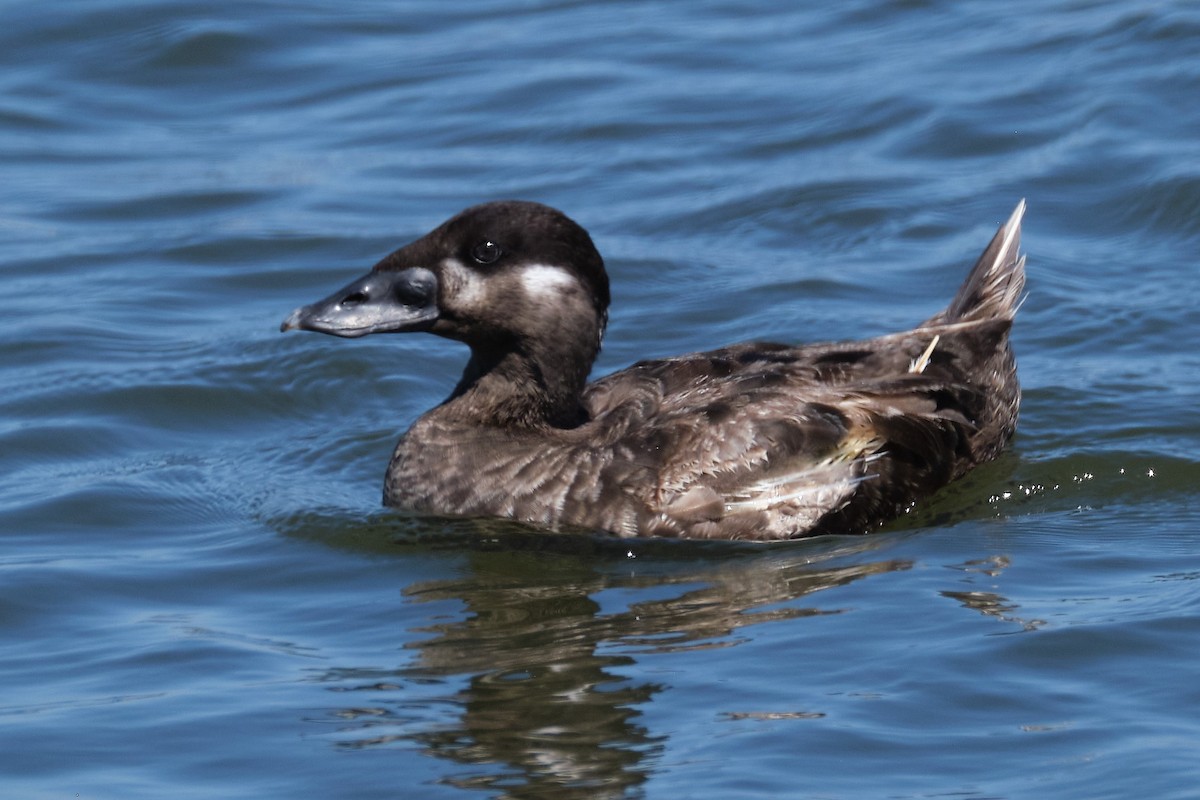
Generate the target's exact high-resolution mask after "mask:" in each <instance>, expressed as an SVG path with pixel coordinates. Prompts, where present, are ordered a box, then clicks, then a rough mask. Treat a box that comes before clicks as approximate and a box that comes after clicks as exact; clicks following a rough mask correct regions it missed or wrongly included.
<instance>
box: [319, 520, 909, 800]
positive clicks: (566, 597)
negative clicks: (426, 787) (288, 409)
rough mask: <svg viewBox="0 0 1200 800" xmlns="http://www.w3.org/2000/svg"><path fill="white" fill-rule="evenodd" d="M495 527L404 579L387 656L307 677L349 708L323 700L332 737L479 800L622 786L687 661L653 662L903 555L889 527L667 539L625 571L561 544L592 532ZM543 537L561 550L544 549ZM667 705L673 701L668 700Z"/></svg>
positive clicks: (577, 798) (645, 765)
mask: <svg viewBox="0 0 1200 800" xmlns="http://www.w3.org/2000/svg"><path fill="white" fill-rule="evenodd" d="M481 524H483V525H485V526H487V527H493V526H494V523H490V522H488V523H481ZM451 527H457V525H452V526H451ZM463 527H466V528H473V527H474V525H473V524H470V523H468V524H465V525H464V526H463ZM495 527H497V528H498V527H500V526H495ZM451 535H452V537H453V536H455V535H456V534H451ZM498 535H500V536H501V537H502V538H505V543H504V545H503V546H501V547H499V548H498V549H496V550H491V549H482V550H479V551H471V550H469V549H468V550H467V553H466V558H465V560H464V561H463V562H461V563H460V564H459V567H460V569H458V570H456V574H454V575H453V576H452V577H446V578H440V579H434V580H427V581H421V582H418V583H415V584H413V585H411V586H409V587H407V588H406V589H405V591H404V594H405V596H406V598H407V600H408V601H409V602H422V603H428V604H430V610H429V611H428V612H426V613H425V614H422V615H418V616H419V617H420V618H421V622H420V626H419V627H417V628H412V629H410V630H409V631H407V632H404V633H400V632H399V631H396V632H394V633H393V634H391V635H392V636H393V637H394V638H395V639H402V640H404V641H405V644H404V648H403V653H404V656H403V660H404V663H403V664H402V665H401V666H399V667H396V668H393V669H386V668H385V669H382V670H381V669H380V668H379V666H378V663H377V662H372V666H368V667H361V668H353V667H350V668H348V667H347V666H345V665H344V664H342V665H339V666H338V667H337V668H335V669H332V670H330V671H329V672H328V673H327V674H325V675H324V676H323V677H322V679H321V685H322V686H325V687H328V688H333V689H334V690H335V691H337V692H339V694H338V698H339V699H340V700H341V701H343V702H344V703H345V704H346V705H344V706H339V707H337V708H335V709H333V710H332V715H333V716H334V718H336V719H337V720H338V721H339V730H338V732H337V736H336V739H337V742H338V744H339V746H342V747H352V748H376V747H394V746H397V744H401V745H402V746H403V745H405V744H415V745H416V746H417V747H419V748H420V750H421V751H422V752H424V753H426V754H428V755H431V756H435V757H438V758H441V759H445V760H447V761H448V762H450V763H451V764H453V765H458V766H452V767H451V768H450V769H449V770H448V771H447V772H446V775H445V777H444V778H442V779H441V780H442V782H445V783H448V784H451V785H454V786H459V787H464V788H476V789H484V790H487V791H488V792H489V796H492V795H494V796H497V797H505V798H540V797H547V798H549V797H553V798H555V799H556V800H560V799H561V800H584V798H586V799H587V800H607V799H608V798H626V797H630V796H631V793H632V795H634V796H636V795H637V792H636V791H633V790H635V789H636V788H637V787H639V786H641V785H643V784H644V783H645V781H646V780H647V779H648V778H649V777H650V776H651V775H652V774H653V773H654V772H655V771H656V770H657V765H658V764H659V762H660V761H661V759H662V757H663V754H664V753H665V752H667V750H668V749H669V747H670V743H669V740H668V739H667V737H666V735H665V734H664V733H663V731H662V727H663V723H662V720H659V721H658V723H657V724H655V723H652V722H650V721H648V720H647V718H646V717H645V716H644V712H645V711H646V709H648V708H650V707H651V705H652V704H655V703H656V699H657V698H658V697H659V695H660V693H662V692H664V691H666V692H667V693H668V694H676V692H673V691H672V688H673V687H672V684H677V683H678V682H677V681H676V676H674V675H672V673H673V672H674V670H675V669H684V670H686V666H685V665H686V664H688V663H691V664H692V666H693V667H696V666H697V664H696V663H694V662H690V661H669V662H668V663H669V664H671V665H672V667H671V668H667V669H665V670H664V663H663V662H662V661H656V660H653V659H651V658H650V657H651V656H652V655H662V654H665V653H674V654H676V655H677V657H682V656H681V655H680V654H682V653H684V652H685V651H689V650H694V651H696V652H695V653H694V655H695V656H696V657H697V658H701V659H706V657H705V656H704V655H703V654H702V651H708V650H710V649H711V648H714V647H720V648H725V647H732V646H737V645H739V644H740V643H743V642H746V641H749V640H753V639H756V638H758V636H759V634H752V633H749V630H750V629H752V628H757V627H758V626H761V625H763V624H764V623H769V622H778V621H780V620H787V619H799V618H805V617H812V616H815V615H821V614H832V613H842V612H843V611H847V610H848V609H845V608H841V607H839V600H838V599H837V598H836V597H834V596H832V595H833V594H834V593H829V594H828V595H823V596H825V597H827V599H823V600H816V599H812V600H810V599H808V597H809V596H810V595H815V594H819V593H824V592H825V591H826V590H830V589H835V588H840V587H845V586H847V585H848V584H851V583H855V582H857V581H859V580H860V579H863V578H868V577H871V576H873V575H882V574H886V573H890V572H894V571H900V570H906V569H909V568H910V566H911V562H910V561H908V560H906V559H900V558H883V557H882V556H881V555H880V551H881V550H882V549H883V548H887V547H889V546H890V545H891V544H892V541H893V540H890V539H888V538H886V537H869V538H853V539H851V538H838V539H829V540H826V541H822V542H811V543H800V544H797V545H795V546H793V547H790V548H772V549H768V550H762V549H754V550H751V551H745V550H730V549H727V548H721V549H718V550H717V551H713V553H714V554H715V558H711V559H710V558H706V559H701V560H699V561H694V560H686V561H678V560H675V559H673V558H671V557H670V555H677V553H675V552H673V550H674V549H673V548H672V549H664V550H661V551H660V552H661V553H664V554H670V555H668V557H667V558H658V557H654V556H646V557H642V558H639V560H638V561H637V566H638V569H637V570H636V571H630V570H628V569H626V568H625V567H624V566H622V565H621V562H620V561H618V562H616V563H615V564H614V563H612V562H609V561H607V560H606V559H605V558H603V557H601V558H597V557H596V553H595V552H594V551H593V550H591V549H590V548H589V549H587V552H586V553H582V554H581V553H579V552H578V551H577V550H573V549H571V545H572V544H573V543H575V542H578V543H580V544H586V543H588V542H590V541H594V540H589V539H585V538H573V537H549V540H547V537H545V536H535V535H531V534H528V533H526V534H523V535H522V534H516V535H515V541H512V540H509V538H508V537H509V536H510V535H511V534H508V533H499V534H498ZM464 538H465V535H464ZM475 541H476V542H478V541H479V539H478V537H475ZM547 541H550V542H551V543H552V544H561V545H562V547H563V548H564V549H563V550H561V551H559V550H556V549H553V548H551V549H546V548H545V544H546V542H547ZM522 542H523V543H525V544H527V545H529V548H528V549H522V548H521V547H520V546H519V545H520V544H521V543H522ZM339 544H342V545H344V544H345V541H344V539H343V540H341V541H340V542H339ZM514 545H515V546H514ZM393 546H394V545H393ZM402 546H403V545H402ZM601 546H602V547H603V543H601ZM424 549H425V546H424V545H417V546H416V552H417V553H420V552H423V551H424ZM459 552H461V550H459ZM614 552H615V548H614ZM689 552H690V551H689ZM381 633H382V635H383V636H384V639H383V641H384V642H385V643H386V642H387V641H388V636H389V634H387V633H386V632H381ZM414 634H415V635H416V641H414V640H413V635H414ZM762 635H767V636H768V637H769V636H770V634H762ZM768 640H769V639H768ZM743 658H749V659H754V658H755V656H753V655H752V654H746V655H745V656H743ZM704 663H707V661H705V662H704ZM705 669H706V668H701V669H699V670H693V671H695V672H697V674H698V675H703V674H704V673H705ZM343 692H352V693H351V694H342V693H343ZM685 694H686V691H685ZM718 697H719V698H720V700H721V702H722V703H725V702H733V703H735V705H733V706H732V707H730V706H724V705H720V706H716V707H713V708H712V709H711V712H712V714H713V716H714V717H716V718H728V719H736V718H737V716H736V715H737V714H739V713H741V712H743V711H746V710H747V709H744V708H743V707H741V706H739V705H736V703H737V702H738V698H739V697H740V696H739V695H738V693H734V696H726V695H720V694H719V693H718V695H717V696H714V697H713V701H716V700H717V698H718ZM826 699H828V698H826ZM667 703H668V708H672V709H678V708H680V706H679V703H680V698H678V697H676V698H675V699H673V700H671V699H668V700H667ZM759 710H760V709H758V708H752V709H749V711H751V712H756V711H759ZM815 710H816V711H818V712H822V711H824V710H825V706H821V707H818V708H817V709H815ZM651 719H653V718H651ZM666 727H668V728H669V725H667V726H666ZM656 728H657V730H656Z"/></svg>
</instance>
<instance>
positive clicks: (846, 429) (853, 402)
mask: <svg viewBox="0 0 1200 800" xmlns="http://www.w3.org/2000/svg"><path fill="white" fill-rule="evenodd" d="M1024 213H1025V203H1024V201H1022V202H1021V203H1019V204H1018V205H1017V207H1016V210H1014V211H1013V213H1012V216H1011V217H1010V218H1009V219H1008V221H1007V222H1006V223H1004V224H1003V225H1002V226H1001V227H1000V229H999V230H998V231H997V233H996V235H995V237H994V238H993V239H992V241H991V243H990V244H989V245H988V246H987V248H986V249H985V250H984V252H983V255H982V256H981V257H980V258H979V260H978V261H977V262H976V264H975V266H974V268H973V269H972V270H971V272H970V274H969V275H968V277H967V279H966V282H965V283H964V284H963V285H962V288H961V289H960V290H959V292H958V294H957V295H956V296H955V298H954V300H953V301H952V302H951V303H950V305H949V306H948V307H946V309H945V310H943V311H941V312H939V313H938V314H935V315H934V316H932V317H930V318H929V319H927V320H926V321H925V322H923V323H921V324H920V325H919V326H917V327H916V328H914V329H913V330H909V331H905V332H903V333H895V334H891V335H888V336H880V337H878V338H874V339H866V340H862V341H852V342H836V343H823V344H807V345H787V344H774V343H767V342H750V343H745V344H737V345H733V346H731V347H726V348H723V349H720V350H713V351H709V352H706V353H694V354H691V355H684V356H678V357H676V358H665V359H656V360H651V361H642V362H639V363H637V364H634V365H633V366H631V367H629V368H628V369H625V370H622V371H620V372H616V373H613V374H611V375H608V376H607V377H604V378H601V379H600V380H598V381H595V382H594V383H590V384H589V383H587V376H588V373H589V372H590V370H591V367H592V362H593V361H594V359H595V357H596V354H597V352H598V351H599V349H600V340H601V337H602V336H603V334H604V328H605V323H606V321H607V318H608V304H609V287H608V276H607V274H606V273H605V270H604V262H603V260H602V259H601V258H600V254H599V253H598V252H597V251H596V248H595V246H594V245H593V244H592V240H591V238H590V237H589V236H588V234H587V232H586V231H585V230H584V229H583V228H582V227H580V226H579V225H577V224H576V223H575V222H573V221H572V220H571V219H569V218H568V217H567V216H566V215H565V214H563V213H562V212H560V211H557V210H555V209H553V208H549V207H548V206H544V205H541V204H538V203H532V202H525V201H503V202H493V203H485V204H483V205H478V206H475V207H473V208H468V209H467V210H465V211H463V212H461V213H460V214H458V215H457V216H455V217H453V218H452V219H450V220H448V221H447V222H445V223H443V224H442V225H441V226H439V227H438V228H436V229H435V230H433V231H432V232H430V233H429V234H427V235H425V236H424V237H422V238H420V239H418V240H417V241H415V242H413V243H411V244H409V245H407V246H405V247H402V248H401V249H399V250H397V251H395V252H394V253H392V254H391V255H389V256H387V257H386V258H384V259H383V260H382V261H380V262H379V263H378V264H376V265H375V266H374V268H372V270H371V271H370V272H369V273H368V274H367V275H366V276H364V277H362V278H360V279H359V280H356V281H354V282H353V283H351V284H349V285H348V286H346V287H345V288H343V289H341V290H340V291H338V292H336V293H334V294H333V295H331V296H330V297H328V298H326V299H324V300H322V301H320V302H318V303H314V304H312V305H308V306H304V307H303V308H299V309H297V310H296V311H294V312H293V313H292V314H291V316H289V317H288V318H287V320H285V321H284V323H283V325H282V326H281V330H284V331H287V330H293V329H301V330H310V331H318V332H321V333H329V334H333V335H335V336H344V337H358V336H365V335H367V334H370V333H399V332H406V331H427V332H429V333H434V334H437V335H439V336H444V337H446V338H448V339H454V340H457V341H460V342H463V343H464V344H466V345H467V346H468V347H469V348H470V351H471V355H470V360H469V361H468V363H467V367H466V370H465V372H464V373H463V376H462V379H461V380H460V381H459V383H458V385H457V386H456V387H455V389H454V391H453V392H452V393H451V395H450V397H449V398H448V399H447V400H446V401H445V402H443V403H442V404H441V405H439V406H437V407H436V408H434V409H432V410H431V411H428V412H427V413H425V414H424V415H423V416H421V417H420V418H419V419H418V420H417V421H416V422H415V423H414V424H413V426H412V427H411V428H410V429H409V430H408V432H407V433H406V434H404V436H403V437H402V438H401V439H400V442H399V444H397V445H396V450H395V453H394V454H393V456H392V459H391V463H390V464H389V465H388V469H387V476H386V480H385V483H384V491H383V502H384V503H385V504H387V505H389V506H395V507H399V508H404V509H410V510H414V511H418V512H427V513H431V514H441V515H461V516H492V517H507V518H510V519H515V520H521V521H524V522H527V523H531V524H533V525H536V526H540V527H544V528H550V529H561V528H563V527H580V528H586V529H592V530H603V531H608V532H611V533H614V534H617V535H619V536H674V537H686V538H697V539H760V540H767V539H790V538H797V537H803V536H814V535H817V534H824V533H861V532H867V531H870V530H872V529H875V528H877V527H879V526H880V525H881V524H883V523H884V522H886V521H887V520H889V519H891V518H893V517H895V516H897V515H898V514H900V513H902V512H903V511H904V510H906V509H908V508H911V507H912V505H913V504H914V503H915V502H916V501H918V500H920V499H922V498H925V497H927V496H929V495H930V494H931V493H932V492H934V491H935V490H936V489H938V488H939V487H941V486H944V485H945V484H947V483H949V482H950V481H952V480H954V479H955V478H958V477H959V476H961V475H963V474H964V473H965V472H967V471H968V470H969V469H971V468H972V467H974V466H975V465H976V464H980V463H982V462H985V461H988V460H990V459H993V458H995V457H996V455H997V454H998V453H999V452H1000V451H1001V449H1002V448H1003V447H1004V445H1005V443H1006V442H1007V441H1008V439H1009V438H1010V437H1011V436H1012V434H1013V431H1014V429H1015V426H1016V420H1017V408H1018V405H1019V403H1020V387H1019V385H1018V383H1017V376H1016V362H1015V361H1014V359H1013V354H1012V350H1011V349H1010V346H1009V329H1010V328H1011V326H1012V321H1013V317H1014V314H1015V313H1016V308H1017V304H1018V301H1019V298H1020V296H1021V292H1022V287H1023V286H1024V282H1025V273H1024V264H1025V258H1024V256H1022V255H1020V253H1019V247H1020V234H1021V218H1022V216H1023V215H1024Z"/></svg>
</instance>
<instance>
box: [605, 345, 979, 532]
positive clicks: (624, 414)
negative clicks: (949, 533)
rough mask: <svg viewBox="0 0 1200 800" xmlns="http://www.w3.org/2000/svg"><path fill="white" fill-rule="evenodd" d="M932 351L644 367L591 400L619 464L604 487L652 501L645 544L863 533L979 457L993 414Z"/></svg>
mask: <svg viewBox="0 0 1200 800" xmlns="http://www.w3.org/2000/svg"><path fill="white" fill-rule="evenodd" d="M933 335H934V336H936V334H933ZM933 341H934V340H933V339H932V337H931V335H926V334H919V333H917V332H913V333H910V334H901V335H897V336H893V337H883V338H881V339H876V340H871V341H866V342H854V343H847V344H845V345H820V346H814V347H809V348H795V347H787V346H783V345H773V344H747V345H739V346H736V347H732V348H727V349H725V350H721V351H716V352H712V353H705V354H696V355H692V356H686V357H682V358H677V359H668V360H664V361H657V362H644V363H642V364H638V365H636V366H635V367H633V368H631V369H630V370H626V371H624V372H622V373H618V374H616V375H614V376H610V377H609V378H607V379H604V380H602V381H600V382H598V383H597V384H594V385H593V387H592V389H591V390H590V391H589V393H588V396H587V398H586V401H587V402H588V403H589V405H590V407H591V411H592V413H593V414H594V415H595V416H594V419H596V420H597V421H598V422H599V423H600V424H598V425H597V426H596V428H598V429H603V433H602V434H600V435H599V436H596V433H595V432H594V433H593V434H592V435H593V436H596V438H594V439H593V440H592V441H593V444H598V443H600V442H604V443H605V444H604V446H605V447H606V448H607V449H609V453H610V457H609V459H607V462H608V463H607V466H606V468H605V472H606V474H605V475H604V476H603V479H604V480H605V482H607V483H610V484H616V485H622V486H626V487H633V488H632V489H631V491H635V492H641V497H640V498H639V499H640V501H641V506H642V508H643V509H644V513H643V514H642V515H641V517H642V518H641V519H640V520H639V523H638V527H639V528H640V529H641V530H640V532H641V533H643V534H653V535H660V536H661V535H668V536H670V535H674V536H685V537H693V538H722V539H729V538H745V539H779V538H789V537H796V536H804V535H811V534H813V533H818V532H826V531H828V530H838V531H840V532H846V533H850V532H860V531H861V530H864V529H865V528H866V527H868V526H869V525H871V524H874V522H875V521H876V520H878V519H880V518H883V517H890V516H894V514H895V513H896V506H897V505H898V504H901V505H902V504H903V503H905V502H908V501H909V500H911V498H912V497H913V496H915V495H920V494H924V493H927V492H929V491H932V489H934V488H937V487H938V486H941V485H942V484H944V483H946V482H948V481H949V480H950V479H951V478H952V477H953V476H954V475H955V474H957V473H958V471H959V470H960V466H961V464H960V462H962V461H963V460H964V459H967V458H969V452H968V451H969V441H970V434H971V432H972V431H973V429H974V422H973V421H972V415H973V413H974V411H975V409H976V408H978V407H980V405H981V402H982V401H981V398H979V397H978V395H977V392H975V391H974V390H972V389H971V388H969V387H968V386H965V385H962V384H961V383H959V382H957V381H955V380H954V379H953V376H952V375H951V374H950V373H949V371H948V369H947V368H946V365H945V363H944V361H943V360H942V359H941V358H940V354H938V353H937V351H936V347H935V348H933V350H932V351H931V348H930V344H931V343H932V342H933ZM922 358H924V363H921V360H922ZM917 367H920V369H917ZM595 430H596V429H594V431H595ZM597 432H598V431H597Z"/></svg>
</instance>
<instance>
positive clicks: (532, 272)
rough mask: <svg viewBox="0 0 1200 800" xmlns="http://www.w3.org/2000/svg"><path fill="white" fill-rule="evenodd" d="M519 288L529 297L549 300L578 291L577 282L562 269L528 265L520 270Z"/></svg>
mask: <svg viewBox="0 0 1200 800" xmlns="http://www.w3.org/2000/svg"><path fill="white" fill-rule="evenodd" d="M521 286H522V287H523V288H524V289H525V294H527V295H528V296H529V297H532V298H537V299H544V300H550V299H558V298H560V297H562V295H564V294H567V293H568V292H571V291H573V290H575V289H578V288H579V282H578V281H577V280H575V276H574V275H572V274H571V273H569V272H567V271H566V270H565V269H563V268H562V267H556V266H554V265H552V264H530V265H529V266H528V267H525V268H524V269H522V270H521Z"/></svg>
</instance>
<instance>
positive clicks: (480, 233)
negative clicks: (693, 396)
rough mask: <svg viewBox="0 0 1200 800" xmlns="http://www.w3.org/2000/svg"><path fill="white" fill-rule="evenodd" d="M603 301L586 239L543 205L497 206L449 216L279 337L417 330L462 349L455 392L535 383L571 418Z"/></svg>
mask: <svg viewBox="0 0 1200 800" xmlns="http://www.w3.org/2000/svg"><path fill="white" fill-rule="evenodd" d="M608 303H609V290H608V276H607V274H606V273H605V271H604V262H603V260H602V259H601V258H600V254H599V253H598V252H597V251H596V248H595V246H594V245H593V244H592V240H591V237H590V236H588V234H587V231H585V230H584V229H583V228H581V227H580V226H579V225H577V224H576V223H575V222H573V221H572V220H571V219H570V218H568V217H567V216H566V215H565V214H563V213H562V212H560V211H556V210H555V209H553V208H550V207H549V206H544V205H541V204H539V203H531V202H526V201H518V200H505V201H499V202H493V203H485V204H483V205H478V206H474V207H472V208H468V209H467V210H466V211H463V212H461V213H460V214H457V215H456V216H454V217H452V218H451V219H449V220H447V221H446V222H444V223H442V224H441V225H439V226H438V227H437V228H435V229H434V230H433V231H431V232H429V233H428V234H426V235H425V236H423V237H421V238H420V239H418V240H417V241H415V242H413V243H411V244H409V245H406V246H404V247H402V248H400V249H399V250H397V251H395V252H394V253H392V254H391V255H389V256H387V257H386V258H384V259H383V260H382V261H380V262H379V263H378V264H376V265H375V267H374V268H373V269H372V270H371V271H370V272H369V273H367V274H366V275H364V276H363V277H362V278H359V279H358V280H356V281H354V282H353V283H350V284H349V285H347V286H345V287H343V288H342V289H341V290H339V291H337V292H335V293H334V294H332V295H330V296H329V297H327V298H325V299H324V300H321V301H320V302H317V303H313V304H312V305H308V306H304V307H302V308H298V309H296V310H295V311H294V312H292V314H291V316H289V317H288V318H287V319H286V320H285V321H284V323H283V325H282V326H281V330H284V331H287V330H297V329H299V330H309V331H318V332H320V333H328V334H332V335H334V336H343V337H359V336H366V335H367V334H371V333H402V332H407V331H428V332H430V333H435V334H437V335H439V336H444V337H446V338H449V339H455V340H457V341H461V342H465V343H466V344H467V345H469V346H470V347H471V351H472V360H471V365H470V366H469V367H468V374H467V375H466V376H464V381H465V383H464V386H465V385H467V384H470V383H472V382H473V381H475V380H476V379H477V378H478V377H479V376H480V375H482V374H483V373H485V372H489V371H494V370H499V371H500V372H501V373H503V374H506V375H509V376H511V377H510V379H509V382H510V383H512V384H522V385H523V384H526V383H530V382H533V383H535V384H539V385H540V389H539V388H538V387H534V389H536V390H537V391H540V392H542V393H543V394H545V395H546V396H547V397H548V398H550V399H549V400H547V401H546V402H547V403H549V405H551V406H554V408H555V411H554V412H553V413H554V414H557V415H560V416H561V415H563V414H568V413H569V414H574V413H575V411H574V410H573V409H571V410H570V411H563V410H562V409H563V408H565V407H567V406H569V405H570V404H571V403H573V402H575V399H574V398H572V397H571V395H573V394H574V395H577V394H578V392H579V391H580V390H581V389H582V387H583V382H584V379H585V378H586V375H587V373H588V371H589V370H590V369H591V365H592V361H593V360H594V359H595V356H596V353H597V352H598V351H599V349H600V338H601V336H603V334H604V326H605V323H606V322H607V318H608ZM462 388H463V387H460V390H461V389H462ZM503 391H505V392H509V391H511V392H513V393H516V392H517V391H518V389H516V388H513V389H506V390H503ZM521 391H523V389H521ZM539 404H541V403H539Z"/></svg>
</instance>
